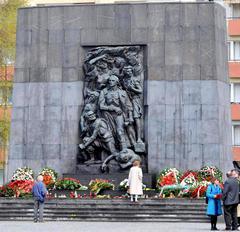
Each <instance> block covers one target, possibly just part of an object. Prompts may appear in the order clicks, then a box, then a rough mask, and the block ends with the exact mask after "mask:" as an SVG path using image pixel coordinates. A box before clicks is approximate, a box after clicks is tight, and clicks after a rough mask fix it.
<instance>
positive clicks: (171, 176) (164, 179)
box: [157, 168, 181, 188]
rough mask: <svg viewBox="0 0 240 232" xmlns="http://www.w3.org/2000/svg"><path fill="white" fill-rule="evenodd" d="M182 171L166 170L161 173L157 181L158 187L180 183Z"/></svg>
mask: <svg viewBox="0 0 240 232" xmlns="http://www.w3.org/2000/svg"><path fill="white" fill-rule="evenodd" d="M180 177H181V174H180V171H179V170H178V169H176V168H166V169H164V170H163V171H161V172H160V174H159V177H158V179H157V187H158V188H161V187H163V186H165V185H176V184H179V181H180Z"/></svg>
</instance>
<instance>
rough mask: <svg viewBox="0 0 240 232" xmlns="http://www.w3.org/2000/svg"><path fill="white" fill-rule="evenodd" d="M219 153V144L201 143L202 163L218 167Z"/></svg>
mask: <svg viewBox="0 0 240 232" xmlns="http://www.w3.org/2000/svg"><path fill="white" fill-rule="evenodd" d="M220 154H221V152H220V145H219V144H203V157H204V158H203V163H204V165H215V166H217V167H220V159H219V155H220Z"/></svg>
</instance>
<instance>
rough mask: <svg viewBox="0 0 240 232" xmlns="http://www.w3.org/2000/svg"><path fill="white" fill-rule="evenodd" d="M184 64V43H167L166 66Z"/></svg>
mask: <svg viewBox="0 0 240 232" xmlns="http://www.w3.org/2000/svg"><path fill="white" fill-rule="evenodd" d="M182 63H183V46H182V42H181V41H179V42H170V41H166V43H165V64H166V65H181V64H182Z"/></svg>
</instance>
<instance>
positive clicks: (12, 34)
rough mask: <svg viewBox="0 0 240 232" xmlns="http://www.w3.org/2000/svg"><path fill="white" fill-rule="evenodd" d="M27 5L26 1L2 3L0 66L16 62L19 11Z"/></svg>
mask: <svg viewBox="0 0 240 232" xmlns="http://www.w3.org/2000/svg"><path fill="white" fill-rule="evenodd" d="M26 4H27V1H26V0H3V1H0V65H6V64H8V63H9V62H13V61H14V58H15V44H16V21H17V9H18V8H19V7H23V6H25V5H26Z"/></svg>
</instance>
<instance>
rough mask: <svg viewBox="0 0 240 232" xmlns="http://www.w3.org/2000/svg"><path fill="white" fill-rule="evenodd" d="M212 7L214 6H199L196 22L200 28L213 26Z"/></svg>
mask: <svg viewBox="0 0 240 232" xmlns="http://www.w3.org/2000/svg"><path fill="white" fill-rule="evenodd" d="M214 5H215V4H212V5H210V4H207V3H206V4H199V6H198V22H199V25H201V26H205V25H206V26H209V25H214V21H215V20H214Z"/></svg>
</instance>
